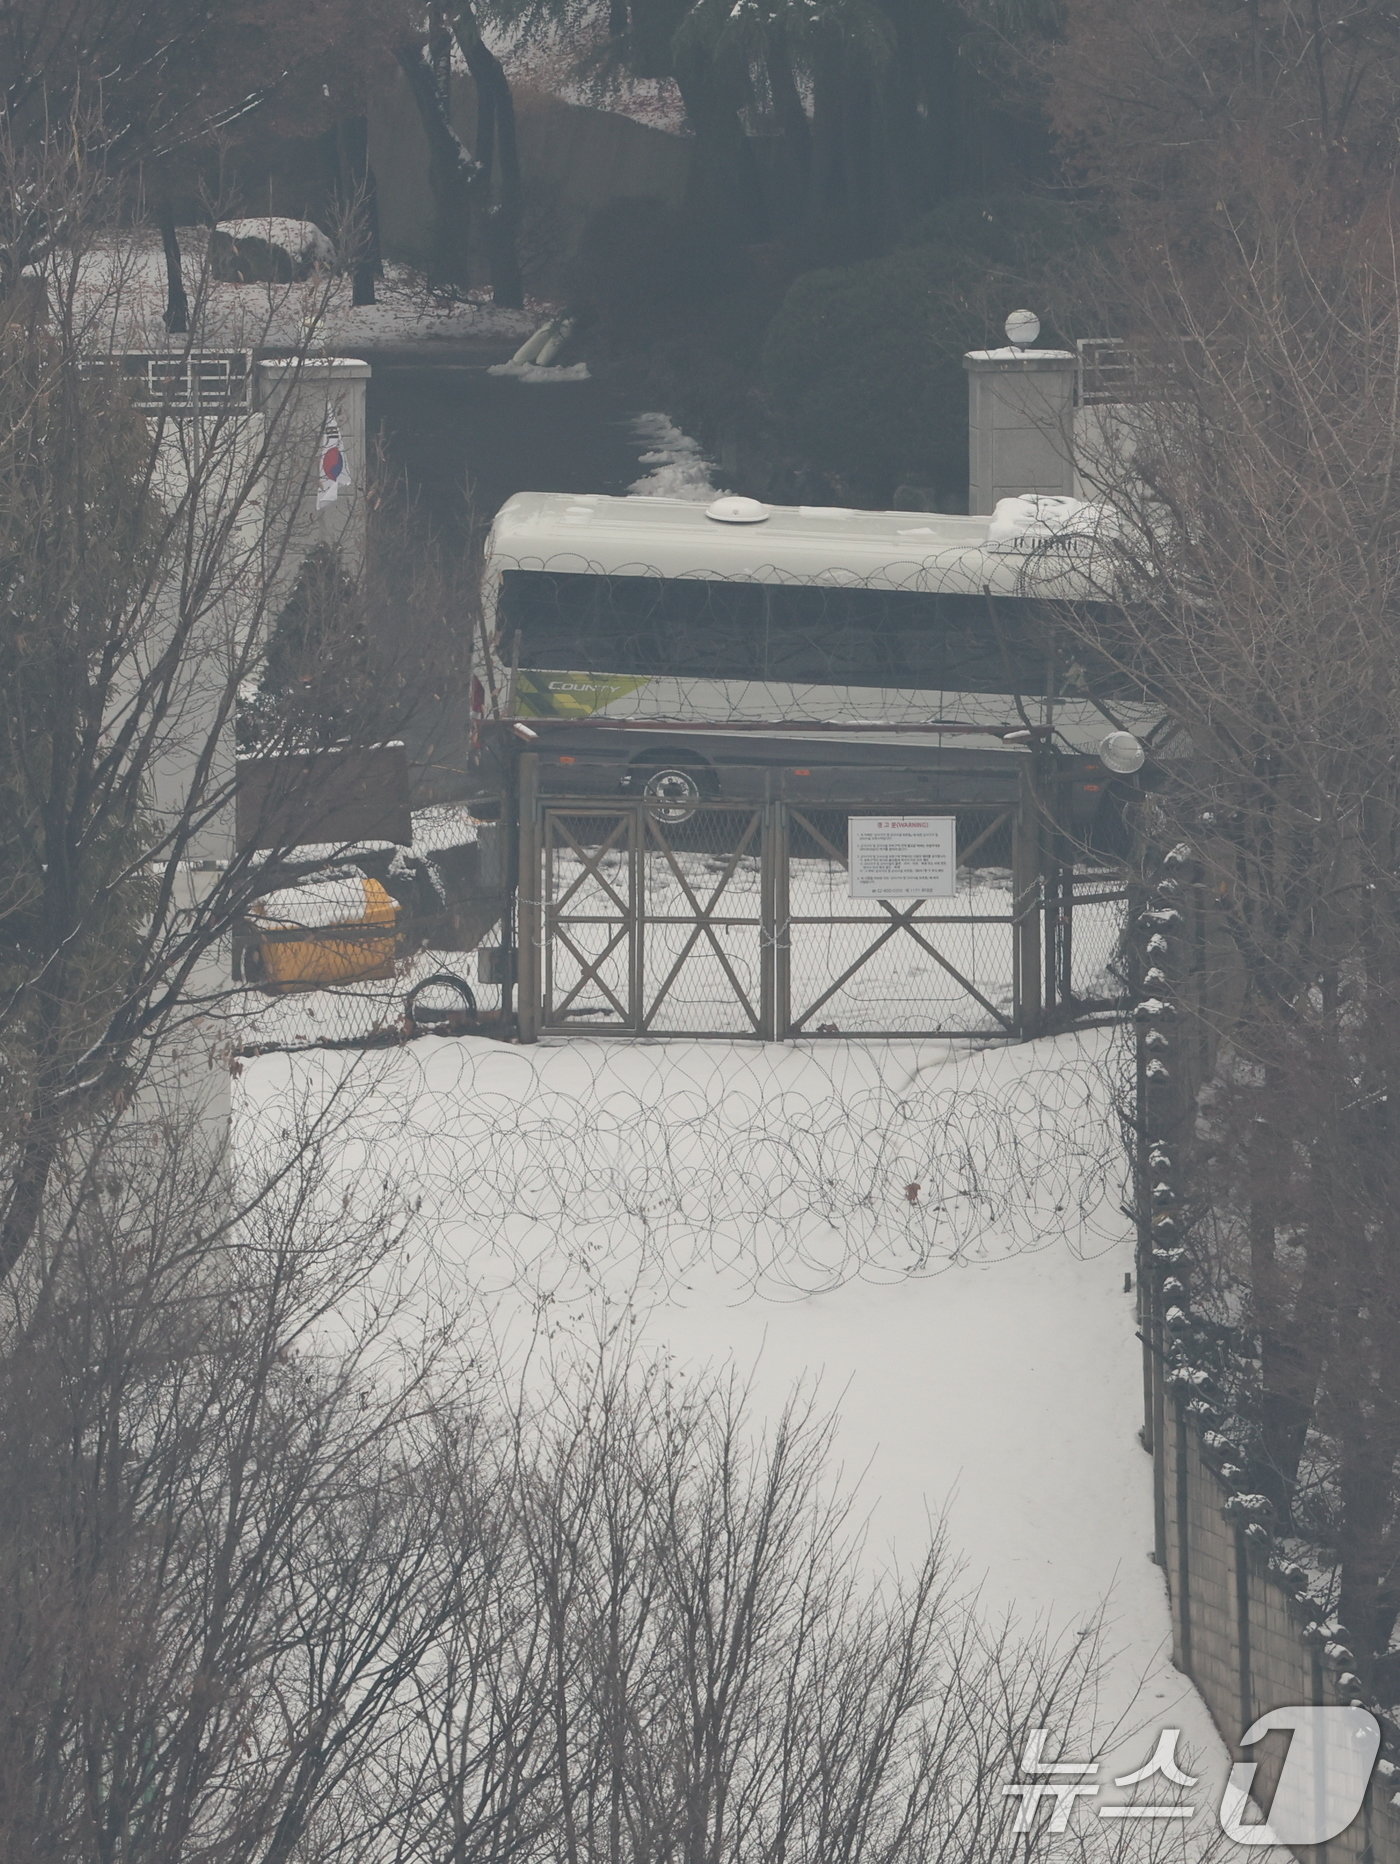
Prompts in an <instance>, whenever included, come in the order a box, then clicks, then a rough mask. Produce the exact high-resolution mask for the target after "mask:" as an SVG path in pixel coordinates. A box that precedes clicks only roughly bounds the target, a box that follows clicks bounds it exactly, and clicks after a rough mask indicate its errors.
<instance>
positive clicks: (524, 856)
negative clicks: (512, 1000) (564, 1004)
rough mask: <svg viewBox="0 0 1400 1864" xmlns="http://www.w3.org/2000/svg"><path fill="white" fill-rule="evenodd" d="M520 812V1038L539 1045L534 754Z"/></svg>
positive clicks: (524, 760)
mask: <svg viewBox="0 0 1400 1864" xmlns="http://www.w3.org/2000/svg"><path fill="white" fill-rule="evenodd" d="M516 795H517V797H518V803H517V808H518V811H519V834H518V835H517V838H516V839H517V841H518V844H519V859H520V872H519V875H518V877H517V885H516V890H515V925H516V932H515V963H516V982H517V991H516V999H517V1007H516V1022H515V1026H516V1034H517V1035H518V1037H519V1039H520V1040H521V1041H522V1042H537V1041H538V1040H539V1033H540V1009H541V997H540V987H541V963H542V959H543V944H544V928H543V924H542V916H543V910H544V900H543V877H542V875H541V872H540V869H541V865H542V862H541V848H540V760H539V758H538V756H537V755H536V754H535V752H533V751H526V752H523V753H522V755H521V757H520V782H519V785H518V786H517V789H516Z"/></svg>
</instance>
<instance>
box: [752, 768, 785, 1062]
mask: <svg viewBox="0 0 1400 1864" xmlns="http://www.w3.org/2000/svg"><path fill="white" fill-rule="evenodd" d="M762 837H763V839H762V843H761V850H762V859H761V869H762V878H761V881H760V887H759V928H758V949H759V962H760V965H761V972H760V997H759V1006H760V1008H759V1025H760V1028H759V1033H760V1034H761V1035H762V1037H763V1039H764V1041H765V1042H781V1041H782V1039H783V1037H784V1036H785V1035H786V1034H787V1032H788V1026H789V1024H790V1023H791V1021H792V976H791V968H792V952H791V944H790V938H791V934H790V933H789V930H788V814H787V804H786V803H783V802H767V803H765V804H764V805H763V828H762Z"/></svg>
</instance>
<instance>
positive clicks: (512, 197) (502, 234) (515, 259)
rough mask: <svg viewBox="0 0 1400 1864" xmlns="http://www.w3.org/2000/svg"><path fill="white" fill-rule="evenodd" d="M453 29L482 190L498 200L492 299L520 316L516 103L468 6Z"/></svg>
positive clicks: (460, 9) (489, 226)
mask: <svg viewBox="0 0 1400 1864" xmlns="http://www.w3.org/2000/svg"><path fill="white" fill-rule="evenodd" d="M452 29H453V31H454V32H455V33H456V35H457V43H458V45H459V46H460V47H461V50H462V56H463V58H464V59H465V60H466V61H467V70H468V71H469V72H470V73H471V76H472V83H473V84H474V85H475V86H476V99H477V149H478V151H479V155H480V160H481V165H482V177H483V189H489V188H490V186H491V184H492V183H493V181H494V183H495V187H496V198H495V200H494V201H493V202H492V203H491V204H490V206H489V207H488V208H487V218H486V257H487V263H488V264H489V266H490V269H491V296H492V299H493V300H494V302H495V303H497V304H500V305H503V306H505V307H506V308H507V309H508V310H519V309H520V308H521V306H522V305H523V304H524V302H525V286H524V282H523V280H522V278H521V275H520V218H521V188H520V147H519V143H518V141H517V138H516V132H515V99H514V98H513V97H512V96H511V91H510V80H509V78H507V76H506V74H505V71H504V69H503V67H502V65H501V61H500V59H498V58H497V57H496V54H495V53H494V52H493V51H492V50H491V48H490V47H489V46H488V45H487V44H486V43H485V42H484V40H483V39H482V37H481V31H480V28H479V27H478V26H477V23H476V19H475V17H474V15H473V13H472V10H471V8H470V6H468V5H465V4H459V5H458V6H457V7H456V8H455V10H454V12H453V14H452ZM497 156H499V158H500V160H499V164H498V163H497V161H496V157H497Z"/></svg>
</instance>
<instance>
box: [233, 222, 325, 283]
mask: <svg viewBox="0 0 1400 1864" xmlns="http://www.w3.org/2000/svg"><path fill="white" fill-rule="evenodd" d="M334 258H335V248H334V246H332V244H331V242H330V241H329V240H328V239H327V237H326V235H325V234H324V233H323V232H322V231H321V229H320V227H318V226H317V225H316V224H315V222H314V221H311V220H286V219H281V218H278V217H276V216H273V217H271V218H268V219H261V220H221V221H220V222H219V224H218V226H216V227H215V228H214V230H213V232H212V233H211V234H210V236H209V268H210V270H211V271H212V273H213V275H214V277H215V278H217V279H219V280H221V281H222V282H223V283H224V284H226V285H291V284H294V283H295V282H296V281H297V280H298V279H301V278H309V277H310V275H311V274H312V272H314V271H315V270H316V268H317V267H318V266H322V265H329V264H331V263H332V261H333V260H334Z"/></svg>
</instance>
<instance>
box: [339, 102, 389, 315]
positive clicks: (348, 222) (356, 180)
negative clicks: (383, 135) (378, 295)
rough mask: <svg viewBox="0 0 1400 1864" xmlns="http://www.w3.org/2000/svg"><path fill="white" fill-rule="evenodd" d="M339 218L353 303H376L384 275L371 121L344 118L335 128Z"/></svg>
mask: <svg viewBox="0 0 1400 1864" xmlns="http://www.w3.org/2000/svg"><path fill="white" fill-rule="evenodd" d="M334 135H335V149H336V192H337V194H338V196H339V203H338V205H339V218H340V220H341V222H342V224H343V226H344V228H345V234H346V238H347V243H348V246H349V254H350V302H351V303H352V304H355V305H360V304H373V303H374V301H375V295H374V286H375V280H376V279H379V278H382V277H383V276H384V261H383V258H382V256H381V253H380V247H379V194H378V189H377V187H376V185H375V179H374V170H373V168H372V167H371V166H370V160H369V119H368V117H366V116H364V115H363V114H361V115H359V116H352V117H344V118H342V120H341V121H340V122H339V123H337V124H336V126H335V131H334Z"/></svg>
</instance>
